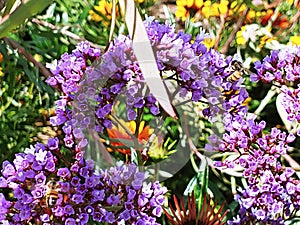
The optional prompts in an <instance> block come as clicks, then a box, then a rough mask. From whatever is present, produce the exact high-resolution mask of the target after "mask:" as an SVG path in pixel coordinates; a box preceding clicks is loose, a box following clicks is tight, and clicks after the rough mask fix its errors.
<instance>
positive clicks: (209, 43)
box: [203, 38, 216, 49]
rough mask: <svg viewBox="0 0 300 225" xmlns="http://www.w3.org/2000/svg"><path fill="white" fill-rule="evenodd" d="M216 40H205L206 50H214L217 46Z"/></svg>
mask: <svg viewBox="0 0 300 225" xmlns="http://www.w3.org/2000/svg"><path fill="white" fill-rule="evenodd" d="M215 41H216V39H215V38H204V40H203V44H204V45H205V47H206V48H208V49H209V48H212V47H213V46H214V45H215Z"/></svg>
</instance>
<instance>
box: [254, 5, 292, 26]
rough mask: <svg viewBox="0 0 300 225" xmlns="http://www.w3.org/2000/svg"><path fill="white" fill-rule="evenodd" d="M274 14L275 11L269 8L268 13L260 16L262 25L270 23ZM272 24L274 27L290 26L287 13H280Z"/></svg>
mask: <svg viewBox="0 0 300 225" xmlns="http://www.w3.org/2000/svg"><path fill="white" fill-rule="evenodd" d="M273 14H274V11H273V10H271V9H269V10H268V11H267V12H266V14H265V15H264V16H262V17H261V18H260V23H261V25H263V26H266V25H267V24H268V23H269V21H270V19H271V17H272V16H273ZM272 25H273V27H279V28H282V29H285V28H287V27H288V26H289V20H288V18H287V17H286V16H285V15H283V14H279V15H278V16H277V18H276V20H275V21H274V22H273V24H272Z"/></svg>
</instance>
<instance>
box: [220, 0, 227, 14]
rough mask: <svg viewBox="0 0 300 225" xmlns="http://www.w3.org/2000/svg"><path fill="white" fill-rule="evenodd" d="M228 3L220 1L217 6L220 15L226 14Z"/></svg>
mask: <svg viewBox="0 0 300 225" xmlns="http://www.w3.org/2000/svg"><path fill="white" fill-rule="evenodd" d="M228 3H229V2H228V1H227V0H221V2H220V4H219V11H220V14H226V12H227V10H228Z"/></svg>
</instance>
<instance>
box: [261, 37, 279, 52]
mask: <svg viewBox="0 0 300 225" xmlns="http://www.w3.org/2000/svg"><path fill="white" fill-rule="evenodd" d="M273 40H277V38H276V37H269V36H267V35H264V36H262V37H261V38H260V44H259V46H258V48H260V49H261V48H263V47H264V46H265V45H266V44H267V43H270V42H272V41H273Z"/></svg>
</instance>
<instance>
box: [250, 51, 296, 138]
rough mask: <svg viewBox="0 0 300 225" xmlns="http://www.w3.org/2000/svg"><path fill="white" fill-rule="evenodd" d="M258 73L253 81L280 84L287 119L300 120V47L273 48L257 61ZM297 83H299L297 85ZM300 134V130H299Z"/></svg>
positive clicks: (291, 120)
mask: <svg viewBox="0 0 300 225" xmlns="http://www.w3.org/2000/svg"><path fill="white" fill-rule="evenodd" d="M255 69H256V73H257V74H253V75H252V76H251V80H252V81H255V82H256V81H259V80H260V81H262V82H266V83H275V85H276V84H280V91H281V93H282V94H283V95H282V100H281V101H280V103H281V105H282V106H283V108H284V109H285V111H286V112H287V114H288V115H287V118H286V119H287V120H288V121H290V122H292V123H293V122H295V123H296V124H298V123H299V121H300V109H299V101H300V99H299V94H298V93H299V92H300V87H299V84H298V83H299V79H300V47H293V48H286V49H282V50H273V51H272V52H271V54H270V56H267V57H265V58H264V59H263V61H262V62H260V61H257V62H255ZM295 84H298V85H297V86H295ZM297 133H298V135H300V130H299V128H298V130H297Z"/></svg>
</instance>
